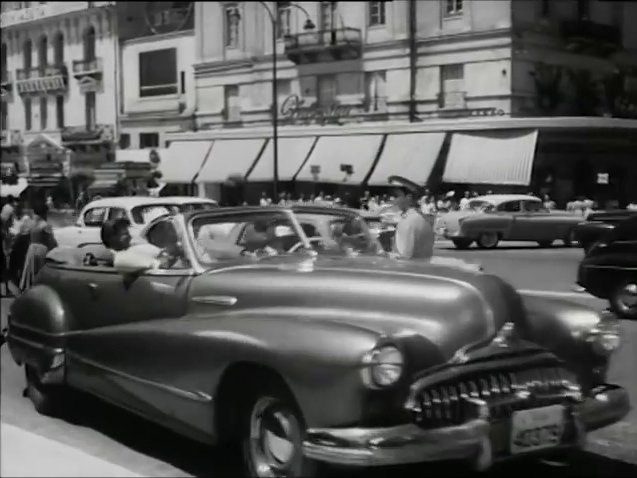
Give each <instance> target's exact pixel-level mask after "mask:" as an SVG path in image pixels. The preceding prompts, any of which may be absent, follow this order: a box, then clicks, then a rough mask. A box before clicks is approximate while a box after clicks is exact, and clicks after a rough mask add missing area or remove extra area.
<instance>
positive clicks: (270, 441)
mask: <svg viewBox="0 0 637 478" xmlns="http://www.w3.org/2000/svg"><path fill="white" fill-rule="evenodd" d="M300 447H301V430H300V426H299V423H298V420H297V419H296V417H295V416H294V414H293V413H292V412H291V411H290V410H288V409H286V408H285V407H284V406H282V404H281V403H280V402H279V401H278V400H276V399H274V398H271V397H264V398H261V399H259V400H258V401H257V403H256V404H255V406H254V408H253V410H252V414H251V416H250V454H251V455H252V456H251V459H252V463H253V465H254V469H255V471H256V473H257V475H258V476H261V477H264V478H265V477H283V476H290V475H294V473H293V470H292V467H293V466H294V463H295V462H296V461H297V457H298V454H299V453H300Z"/></svg>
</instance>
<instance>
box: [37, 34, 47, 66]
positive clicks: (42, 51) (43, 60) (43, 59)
mask: <svg viewBox="0 0 637 478" xmlns="http://www.w3.org/2000/svg"><path fill="white" fill-rule="evenodd" d="M48 64H49V40H48V39H47V37H46V36H45V35H42V36H41V37H40V41H39V42H38V66H40V67H44V66H47V65H48Z"/></svg>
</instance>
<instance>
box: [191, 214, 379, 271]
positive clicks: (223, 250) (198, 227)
mask: <svg viewBox="0 0 637 478" xmlns="http://www.w3.org/2000/svg"><path fill="white" fill-rule="evenodd" d="M189 235H190V237H191V239H192V243H193V244H194V249H195V253H196V254H197V256H198V259H199V261H201V262H202V263H203V264H212V263H216V262H219V261H224V260H233V259H238V258H240V257H245V256H253V255H254V256H275V255H283V254H294V253H299V252H301V251H308V250H314V251H316V252H317V253H318V254H342V255H346V254H378V253H381V252H382V247H381V246H380V244H379V243H378V242H377V241H376V239H375V237H374V236H373V235H372V234H371V233H370V231H369V228H368V227H367V225H366V224H365V221H364V220H363V219H362V218H361V217H360V216H357V215H355V214H345V213H338V212H331V211H327V212H325V213H315V212H312V213H306V212H301V213H297V214H293V213H291V212H290V211H246V212H242V213H235V214H232V215H216V214H215V215H212V214H211V215H208V216H203V217H196V218H194V219H193V220H192V221H191V223H190V226H189Z"/></svg>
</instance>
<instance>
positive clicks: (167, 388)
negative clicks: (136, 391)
mask: <svg viewBox="0 0 637 478" xmlns="http://www.w3.org/2000/svg"><path fill="white" fill-rule="evenodd" d="M67 355H68V357H69V358H71V359H74V360H77V361H79V362H83V363H84V364H85V365H88V366H90V367H94V368H98V369H100V370H102V371H104V372H107V373H109V374H111V375H116V376H118V377H121V378H123V379H126V380H130V381H131V382H137V383H140V384H142V385H147V386H149V387H154V388H158V389H160V390H162V391H164V392H168V393H171V394H173V395H176V396H178V397H180V398H187V399H189V400H194V401H197V402H212V396H211V395H209V394H207V393H205V392H201V391H199V390H196V391H194V392H191V391H189V390H182V389H180V388H177V387H173V386H172V385H166V384H163V383H159V382H155V381H153V380H148V379H145V378H141V377H136V376H135V375H130V374H128V373H126V372H122V371H120V370H116V369H114V368H111V367H107V366H105V365H102V364H100V363H98V362H96V361H94V360H91V359H88V358H85V357H82V356H81V355H78V354H77V353H74V352H68V353H67Z"/></svg>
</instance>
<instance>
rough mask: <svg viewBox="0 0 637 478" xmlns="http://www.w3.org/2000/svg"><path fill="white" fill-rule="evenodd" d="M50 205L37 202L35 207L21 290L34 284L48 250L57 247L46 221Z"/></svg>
mask: <svg viewBox="0 0 637 478" xmlns="http://www.w3.org/2000/svg"><path fill="white" fill-rule="evenodd" d="M48 209H49V208H48V207H47V206H46V204H41V203H40V204H36V205H34V207H33V213H34V218H33V224H32V227H31V232H30V234H29V235H30V239H31V241H30V244H29V249H28V250H27V254H26V258H25V260H24V269H23V271H22V277H21V279H20V290H21V291H25V290H27V289H28V288H29V287H31V285H32V284H33V280H34V279H35V276H36V274H37V273H38V272H39V271H40V269H42V267H43V266H44V262H45V259H46V255H47V254H48V252H49V251H50V250H51V249H53V248H55V247H57V241H56V240H55V237H54V236H53V229H52V228H51V225H50V224H49V223H48V222H47V221H46V218H47V213H48Z"/></svg>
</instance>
